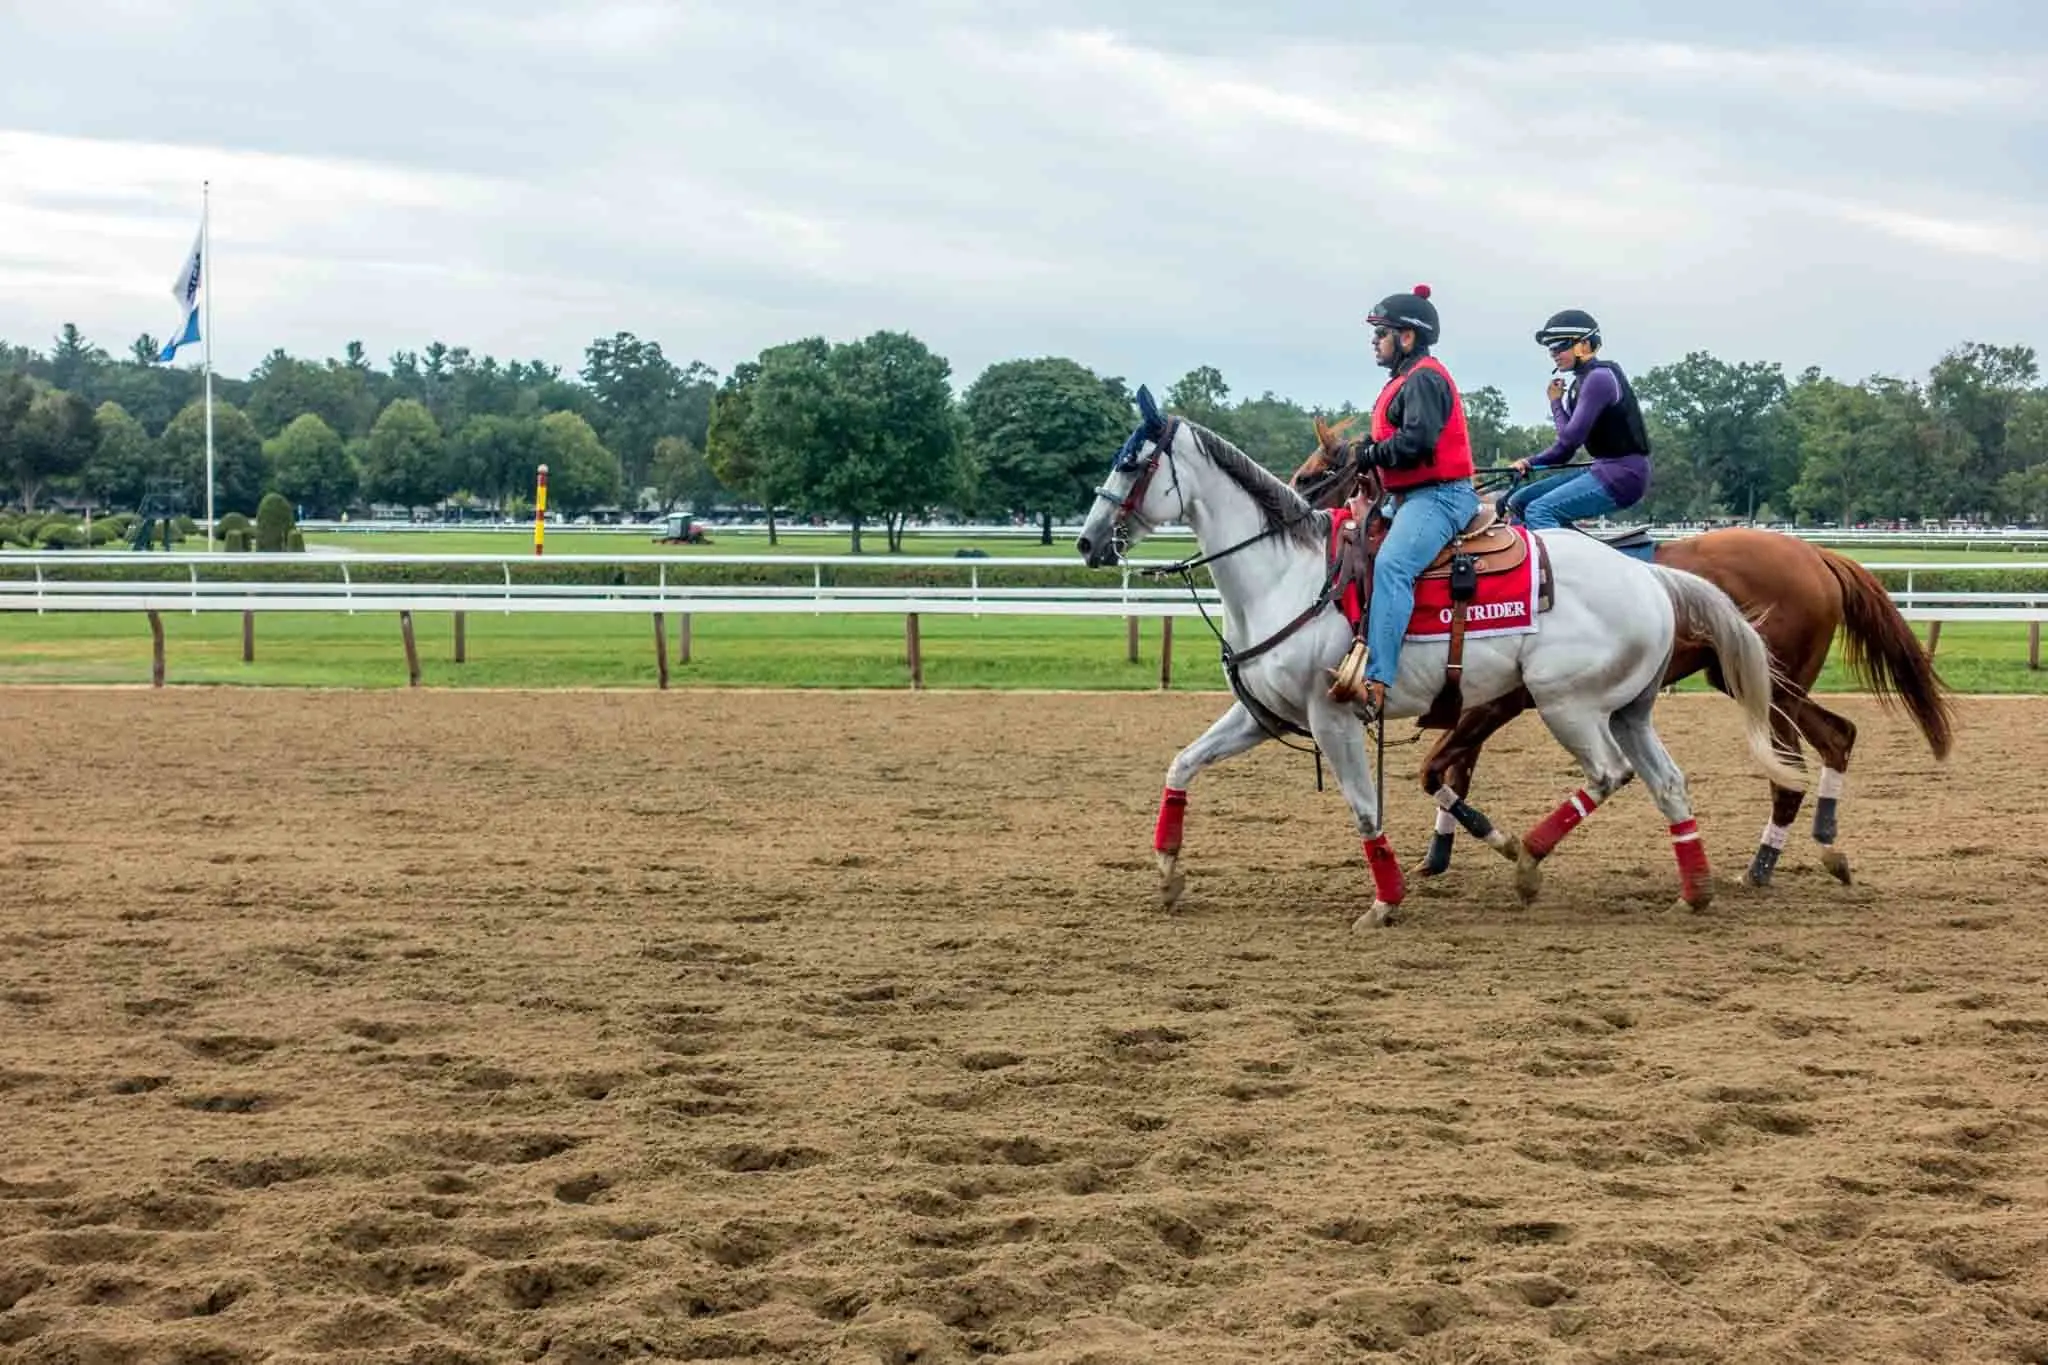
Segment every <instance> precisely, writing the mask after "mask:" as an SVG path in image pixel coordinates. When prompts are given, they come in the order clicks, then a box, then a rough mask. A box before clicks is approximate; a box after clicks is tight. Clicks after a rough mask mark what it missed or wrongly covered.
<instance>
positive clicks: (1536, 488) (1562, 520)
mask: <svg viewBox="0 0 2048 1365" xmlns="http://www.w3.org/2000/svg"><path fill="white" fill-rule="evenodd" d="M1508 506H1509V507H1512V508H1513V509H1514V510H1515V511H1516V512H1517V513H1519V514H1520V515H1521V518H1522V524H1523V525H1524V526H1527V527H1528V528H1529V529H1530V530H1532V531H1549V530H1555V529H1557V528H1559V527H1564V526H1570V525H1571V524H1572V523H1573V522H1575V521H1579V520H1581V519H1585V518H1591V517H1598V516H1605V515H1606V514H1607V513H1609V512H1617V511H1619V510H1621V509H1620V505H1619V504H1618V503H1616V502H1615V501H1614V498H1613V495H1611V494H1610V493H1608V491H1607V486H1606V485H1605V484H1603V483H1601V482H1600V480H1599V479H1598V478H1596V477H1595V476H1594V474H1593V471H1592V470H1590V469H1587V470H1582V471H1580V472H1579V473H1576V474H1571V473H1560V474H1552V475H1550V476H1549V477H1548V478H1543V479H1538V480H1535V481H1533V482H1530V483H1525V484H1523V485H1522V486H1521V487H1520V488H1517V489H1516V490H1515V491H1514V492H1512V493H1510V494H1508Z"/></svg>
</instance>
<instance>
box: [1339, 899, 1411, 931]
mask: <svg viewBox="0 0 2048 1365" xmlns="http://www.w3.org/2000/svg"><path fill="white" fill-rule="evenodd" d="M1400 909H1401V907H1400V906H1398V905H1389V904H1387V903H1386V902H1385V901H1374V902H1373V903H1372V909H1370V910H1368V911H1366V912H1365V913H1364V914H1362V915H1360V916H1359V917H1358V918H1357V919H1355V920H1353V921H1351V931H1352V932H1353V933H1362V932H1364V931H1365V930H1367V929H1384V928H1385V927H1386V926H1387V925H1389V924H1392V923H1393V922H1394V916H1395V915H1396V914H1397V913H1399V911H1400Z"/></svg>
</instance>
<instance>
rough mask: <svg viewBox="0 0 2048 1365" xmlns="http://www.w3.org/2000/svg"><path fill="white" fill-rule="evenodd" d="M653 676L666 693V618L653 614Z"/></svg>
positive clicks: (660, 614) (658, 613) (662, 615)
mask: <svg viewBox="0 0 2048 1365" xmlns="http://www.w3.org/2000/svg"><path fill="white" fill-rule="evenodd" d="M654 675H655V677H656V678H658V679H659V680H660V681H659V686H660V688H661V690H662V691H664V692H666V691H668V617H667V616H666V615H664V614H662V613H661V612H656V613H654Z"/></svg>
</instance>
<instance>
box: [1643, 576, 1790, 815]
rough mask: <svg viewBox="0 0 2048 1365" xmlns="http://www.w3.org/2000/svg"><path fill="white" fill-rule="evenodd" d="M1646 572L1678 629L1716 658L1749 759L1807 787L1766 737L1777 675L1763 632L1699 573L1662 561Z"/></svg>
mask: <svg viewBox="0 0 2048 1365" xmlns="http://www.w3.org/2000/svg"><path fill="white" fill-rule="evenodd" d="M1650 571H1651V572H1652V573H1654V574H1656V575H1657V578H1658V580H1659V581H1660V582H1662V583H1663V585H1664V591H1665V592H1666V593H1668V594H1670V596H1671V606H1672V608H1673V610H1674V611H1676V613H1677V615H1678V631H1679V633H1680V634H1681V635H1692V636H1695V637H1697V638H1700V639H1704V640H1706V641H1707V642H1708V643H1709V644H1711V645H1712V646H1713V648H1714V653H1715V654H1716V655H1717V656H1718V657H1719V659H1720V662H1721V680H1722V681H1723V682H1724V683H1726V684H1727V686H1728V695H1729V696H1731V697H1733V698H1734V699H1735V703H1736V705H1738V706H1740V707H1741V708H1742V716H1743V729H1744V738H1745V739H1746V740H1747V741H1748V744H1749V756H1750V759H1751V761H1752V762H1754V763H1755V764H1756V765H1757V767H1759V768H1761V769H1762V770H1763V772H1764V775H1765V776H1767V777H1769V778H1770V779H1771V781H1772V782H1773V783H1774V784H1776V785H1777V786H1780V787H1784V788H1786V789H1787V790H1789V791H1804V790H1806V774H1805V772H1804V771H1803V770H1802V769H1800V768H1797V767H1794V766H1793V765H1792V762H1791V761H1790V760H1789V759H1787V757H1786V756H1785V755H1784V754H1781V753H1780V752H1778V748H1777V745H1776V744H1775V743H1774V741H1773V738H1772V735H1771V713H1772V709H1773V708H1772V705H1771V687H1772V684H1773V683H1774V681H1775V680H1776V678H1775V675H1774V673H1773V672H1772V669H1771V654H1770V651H1769V650H1768V649H1767V648H1765V646H1764V640H1763V636H1761V635H1759V634H1757V632H1756V627H1754V626H1752V625H1751V624H1750V623H1749V618H1748V617H1746V616H1744V615H1743V614H1742V608H1741V607H1739V606H1737V605H1736V604H1735V599H1734V598H1732V597H1730V596H1729V595H1728V594H1727V593H1725V592H1723V591H1722V590H1721V589H1720V588H1719V587H1718V586H1716V585H1715V584H1713V583H1711V582H1709V581H1708V580H1706V579H1704V578H1701V577H1700V576H1699V575H1698V574H1695V573H1688V572H1687V571H1686V570H1684V569H1674V568H1670V567H1669V566H1667V565H1663V564H1652V565H1651V566H1650Z"/></svg>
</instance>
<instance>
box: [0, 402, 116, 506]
mask: <svg viewBox="0 0 2048 1365" xmlns="http://www.w3.org/2000/svg"><path fill="white" fill-rule="evenodd" d="M22 383H23V387H24V388H26V387H27V385H26V381H22ZM22 400H23V389H19V388H18V389H15V390H14V391H12V392H11V393H9V394H8V395H6V396H4V397H0V408H5V409H6V411H7V415H6V416H0V477H5V478H6V479H7V481H8V482H9V483H11V484H13V485H14V491H15V493H16V494H17V495H18V496H19V497H20V498H21V505H22V510H24V511H28V512H33V511H35V508H36V498H37V497H38V496H39V495H40V494H41V493H42V491H43V489H44V487H45V486H46V485H48V484H50V483H53V482H60V481H63V480H66V479H69V478H71V477H72V476H73V475H75V474H77V473H78V472H79V471H80V470H82V469H84V468H85V465H86V461H88V460H90V459H91V458H92V455H93V451H94V449H95V448H96V447H97V445H98V444H99V433H98V431H97V430H96V429H95V428H94V426H93V414H92V409H91V408H90V407H88V406H87V405H86V401H85V400H84V399H83V398H80V397H79V396H78V395H77V394H74V393H65V392H64V391H63V390H61V389H50V388H38V389H29V390H28V397H27V401H26V402H23V401H22Z"/></svg>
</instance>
